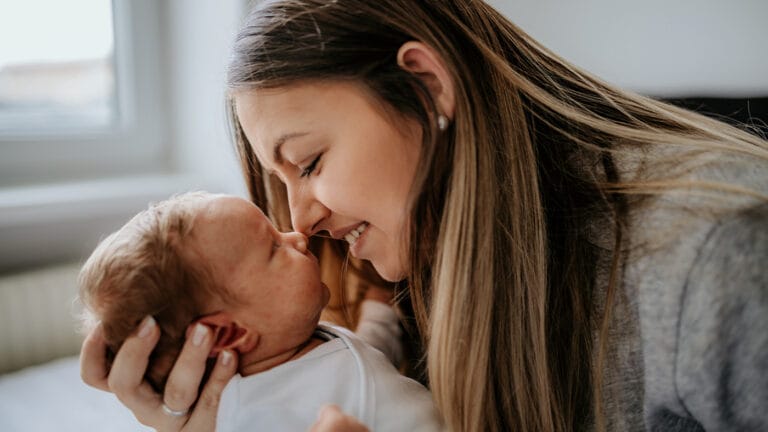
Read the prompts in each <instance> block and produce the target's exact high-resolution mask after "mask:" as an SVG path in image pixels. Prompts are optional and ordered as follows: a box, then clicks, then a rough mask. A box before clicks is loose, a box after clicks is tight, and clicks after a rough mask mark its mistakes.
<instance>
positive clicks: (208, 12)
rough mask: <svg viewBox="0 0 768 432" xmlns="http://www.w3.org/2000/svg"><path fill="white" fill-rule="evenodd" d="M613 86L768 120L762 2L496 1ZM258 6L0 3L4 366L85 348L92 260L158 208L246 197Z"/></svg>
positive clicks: (92, 0)
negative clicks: (231, 107) (83, 270)
mask: <svg viewBox="0 0 768 432" xmlns="http://www.w3.org/2000/svg"><path fill="white" fill-rule="evenodd" d="M490 3H491V4H492V5H494V6H495V7H497V8H498V9H499V10H500V11H502V12H503V13H505V14H506V15H507V16H508V17H510V18H511V19H512V20H513V21H514V22H515V23H516V24H518V25H519V26H520V27H522V28H523V29H524V30H525V31H527V32H528V33H529V34H531V35H532V36H533V37H534V38H536V39H538V40H539V41H541V42H542V43H543V44H544V45H545V46H547V47H549V48H550V49H551V50H553V51H554V52H556V53H558V54H560V55H562V56H563V57H565V58H566V59H568V60H570V61H572V62H573V63H575V64H576V65H578V66H581V67H583V68H585V69H587V70H589V71H591V72H593V73H594V74H596V75H598V76H600V77H602V78H603V79H605V80H607V81H609V82H611V83H614V84H617V85H620V86H623V87H627V88H629V89H632V90H635V91H638V92H640V93H643V94H647V95H651V96H655V97H659V98H666V99H671V100H674V101H675V102H676V103H681V104H684V105H686V106H689V107H691V108H694V109H700V110H702V111H705V112H709V113H711V114H716V115H720V116H727V117H731V118H736V119H739V120H741V121H747V120H750V119H752V120H750V121H756V122H759V121H760V119H762V121H765V120H766V119H768V116H767V115H766V97H767V96H768V55H766V48H765V43H766V41H768V26H766V24H765V23H766V19H767V18H768V2H766V1H765V0H737V1H732V2H725V1H721V0H676V1H674V2H669V1H666V0H646V1H643V2H630V1H616V0H580V1H569V0H559V1H556V0H491V1H490ZM247 5H248V2H247V1H245V0H217V1H210V0H131V1H128V0H114V1H108V0H67V1H60V0H35V1H29V0H1V1H0V372H7V371H12V370H15V369H19V368H21V367H23V366H27V365H31V364H35V363H41V362H45V361H48V360H50V359H52V358H56V357H60V356H64V355H70V354H75V353H76V352H77V350H78V348H79V343H80V342H79V341H80V337H79V336H78V335H77V333H76V332H75V331H74V330H73V329H74V323H75V320H74V318H72V316H73V312H74V307H73V303H72V299H73V298H74V296H75V292H76V288H75V277H76V275H77V271H78V267H79V265H80V263H81V262H82V261H83V260H84V258H85V257H87V255H88V254H89V253H90V251H91V250H92V249H93V248H94V247H95V245H96V244H97V243H98V241H99V239H100V238H102V237H104V236H105V235H106V234H107V233H109V232H111V231H113V230H115V229H117V228H118V227H119V226H121V225H122V224H123V223H124V222H125V221H126V220H127V219H128V218H129V217H130V216H131V215H133V214H134V213H136V212H137V211H139V210H141V209H143V208H145V207H146V206H147V204H148V203H149V202H150V201H155V200H160V199H163V198H166V197H168V196H169V195H171V194H173V193H176V192H183V191H188V190H193V189H205V190H210V191H215V192H227V193H233V194H238V195H242V196H245V189H244V186H243V182H242V180H241V175H240V172H239V168H238V166H237V163H236V160H235V156H234V150H233V147H232V144H231V141H230V138H229V135H228V129H227V123H226V116H225V112H224V97H223V88H224V86H223V80H224V65H225V64H226V61H227V58H228V53H229V45H230V42H231V40H232V38H233V36H234V34H235V32H236V29H237V26H238V24H239V22H240V20H241V17H242V15H243V13H244V11H245V10H246V8H247V7H248V6H247Z"/></svg>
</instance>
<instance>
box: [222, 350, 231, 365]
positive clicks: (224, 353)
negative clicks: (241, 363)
mask: <svg viewBox="0 0 768 432" xmlns="http://www.w3.org/2000/svg"><path fill="white" fill-rule="evenodd" d="M231 361H232V353H231V352H229V351H226V350H225V351H222V352H221V364H223V365H224V366H226V365H228V364H229V362H231Z"/></svg>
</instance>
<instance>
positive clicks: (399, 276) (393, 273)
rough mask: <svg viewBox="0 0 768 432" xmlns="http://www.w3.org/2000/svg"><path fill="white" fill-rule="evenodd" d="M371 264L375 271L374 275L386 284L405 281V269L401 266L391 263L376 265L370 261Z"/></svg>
mask: <svg viewBox="0 0 768 432" xmlns="http://www.w3.org/2000/svg"><path fill="white" fill-rule="evenodd" d="M371 264H372V265H373V268H374V269H376V273H378V274H379V276H381V278H382V279H384V280H385V281H387V282H399V281H401V280H403V279H405V269H404V268H403V266H401V265H394V264H393V263H381V264H378V263H376V262H373V261H371Z"/></svg>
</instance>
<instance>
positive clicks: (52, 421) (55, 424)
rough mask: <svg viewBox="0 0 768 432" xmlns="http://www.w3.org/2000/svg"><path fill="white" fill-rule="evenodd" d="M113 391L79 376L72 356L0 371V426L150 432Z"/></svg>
mask: <svg viewBox="0 0 768 432" xmlns="http://www.w3.org/2000/svg"><path fill="white" fill-rule="evenodd" d="M151 430H152V429H149V428H147V427H146V426H142V425H141V424H140V423H139V422H138V421H137V420H136V419H135V418H134V417H133V414H131V412H130V411H129V410H128V409H127V408H125V407H124V406H122V405H121V404H120V402H119V401H118V400H117V398H115V397H114V395H112V394H110V393H106V392H102V391H99V390H96V389H93V388H91V387H88V386H87V385H85V384H84V383H83V382H82V381H81V380H80V368H79V365H78V359H77V357H66V358H63V359H59V360H55V361H52V362H50V363H46V364H43V365H40V366H34V367H30V368H26V369H23V370H20V371H18V372H14V373H10V374H6V375H0V431H3V432H16V431H19V432H22V431H23V432H30V431H35V432H37V431H57V432H59V431H60V432H67V431H73V432H74V431H77V432H82V431H108V432H122V431H126V432H128V431H151Z"/></svg>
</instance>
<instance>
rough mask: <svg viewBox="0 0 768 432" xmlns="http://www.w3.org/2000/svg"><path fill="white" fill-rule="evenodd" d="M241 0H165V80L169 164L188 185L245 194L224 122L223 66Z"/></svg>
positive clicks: (233, 33)
mask: <svg viewBox="0 0 768 432" xmlns="http://www.w3.org/2000/svg"><path fill="white" fill-rule="evenodd" d="M244 6H245V2H244V1H243V0H217V1H210V0H170V1H168V2H167V9H166V11H165V12H166V16H165V19H166V22H167V23H168V27H167V31H168V34H167V36H168V39H167V40H168V41H169V46H168V47H167V61H168V75H167V79H168V82H167V85H168V90H169V92H170V93H169V97H170V104H169V105H170V107H171V113H170V117H171V127H170V134H171V143H172V146H173V154H172V163H173V165H174V166H175V168H176V169H177V170H179V171H180V172H184V173H189V174H191V175H192V177H193V179H194V180H192V181H191V184H189V185H188V186H189V187H190V188H205V189H208V190H211V191H216V192H228V193H235V194H240V195H243V196H245V194H246V192H245V187H244V183H243V180H242V176H241V174H240V168H239V166H238V165H237V163H236V157H235V152H234V147H233V146H232V142H231V139H230V137H229V133H228V129H227V126H226V121H225V120H226V114H225V110H224V80H225V67H226V63H227V59H228V58H229V52H230V46H231V44H232V40H233V39H234V36H235V33H236V32H237V30H238V27H239V24H240V22H241V21H242V17H243V13H244Z"/></svg>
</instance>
